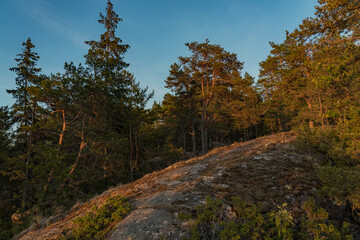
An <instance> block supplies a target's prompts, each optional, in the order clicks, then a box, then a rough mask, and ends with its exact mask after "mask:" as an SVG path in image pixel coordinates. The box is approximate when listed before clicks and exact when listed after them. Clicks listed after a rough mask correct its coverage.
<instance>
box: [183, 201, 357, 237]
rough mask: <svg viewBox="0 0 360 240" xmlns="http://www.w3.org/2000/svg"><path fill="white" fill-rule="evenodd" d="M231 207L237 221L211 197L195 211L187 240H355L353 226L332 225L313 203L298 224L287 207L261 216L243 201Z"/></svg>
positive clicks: (325, 214)
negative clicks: (350, 231)
mask: <svg viewBox="0 0 360 240" xmlns="http://www.w3.org/2000/svg"><path fill="white" fill-rule="evenodd" d="M231 205H232V209H233V212H234V213H235V217H233V218H230V219H229V218H227V217H225V214H224V211H223V210H224V205H223V203H222V202H221V201H220V200H213V199H211V198H209V197H207V198H206V200H205V204H203V205H200V206H197V207H196V208H195V209H196V214H195V216H194V219H193V221H190V222H191V224H192V228H191V232H190V234H189V236H188V237H185V238H184V239H188V240H202V239H221V240H227V239H231V240H240V239H251V240H256V239H266V240H271V239H275V240H285V239H286V240H291V239H304V240H305V239H339V240H341V239H346V240H350V239H352V236H351V235H350V234H349V228H350V224H348V223H346V222H344V223H342V224H339V223H335V222H332V221H330V220H329V219H328V213H327V212H326V211H325V210H324V209H323V208H320V207H316V206H315V201H314V200H313V199H310V200H308V201H307V202H305V204H304V205H303V207H302V209H303V214H302V216H301V217H300V219H297V221H296V220H295V219H293V216H292V214H291V212H290V211H288V209H287V204H286V203H284V204H283V205H282V206H278V210H277V211H271V212H268V213H261V211H260V207H259V206H256V205H254V204H252V205H249V204H246V203H245V202H244V201H242V200H241V199H240V198H233V199H232V202H231ZM184 220H186V221H189V218H188V217H187V218H184ZM340 225H342V226H340ZM339 226H340V227H339Z"/></svg>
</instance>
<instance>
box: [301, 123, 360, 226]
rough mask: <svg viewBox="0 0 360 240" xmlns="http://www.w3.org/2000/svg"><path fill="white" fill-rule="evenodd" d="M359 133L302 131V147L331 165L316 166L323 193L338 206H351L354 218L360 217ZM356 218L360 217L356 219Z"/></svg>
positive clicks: (343, 129)
mask: <svg viewBox="0 0 360 240" xmlns="http://www.w3.org/2000/svg"><path fill="white" fill-rule="evenodd" d="M359 138H360V132H359V129H358V128H350V127H346V126H345V125H344V124H343V125H339V126H328V127H326V128H324V129H322V128H317V129H313V130H310V129H307V128H304V129H301V130H300V134H299V141H298V142H299V144H298V145H299V147H300V148H302V149H305V150H308V151H310V152H318V153H321V154H322V155H324V156H326V158H327V159H328V160H329V164H328V165H326V166H319V167H317V176H318V177H319V179H320V180H321V183H322V191H321V192H322V193H323V194H324V195H326V196H328V197H330V198H331V199H333V200H335V201H336V203H337V204H342V205H346V204H349V205H350V207H351V208H352V211H353V215H354V217H355V219H357V220H358V221H359V218H360V216H359V215H358V213H359V212H360V141H359V140H357V139H359ZM356 215H357V216H356Z"/></svg>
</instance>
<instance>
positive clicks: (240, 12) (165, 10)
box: [0, 0, 316, 106]
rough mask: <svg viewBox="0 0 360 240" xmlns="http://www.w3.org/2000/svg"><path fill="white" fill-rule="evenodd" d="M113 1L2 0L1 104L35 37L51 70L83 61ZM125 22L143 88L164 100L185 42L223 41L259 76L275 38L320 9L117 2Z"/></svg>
mask: <svg viewBox="0 0 360 240" xmlns="http://www.w3.org/2000/svg"><path fill="white" fill-rule="evenodd" d="M106 1H107V0H1V1H0V106H3V105H11V104H12V103H13V100H12V98H11V96H10V95H9V94H7V93H6V89H11V88H14V87H15V77H16V76H15V74H14V73H13V72H11V71H9V68H10V67H14V66H15V65H16V63H15V61H14V58H15V57H16V54H18V53H20V52H21V44H22V42H24V41H26V39H27V38H28V37H30V38H31V39H32V42H33V43H34V44H35V46H36V48H35V49H34V51H35V52H37V53H38V54H39V56H40V60H39V62H38V66H39V67H41V68H42V70H43V72H44V73H46V74H49V73H57V72H63V66H64V63H65V62H70V61H73V62H74V63H75V64H79V63H83V62H84V61H83V56H84V55H85V54H86V52H87V46H86V45H85V44H84V41H86V40H98V39H99V36H100V34H101V33H103V32H104V30H103V29H102V25H100V24H99V23H97V20H98V17H99V12H100V11H101V12H104V9H105V6H106ZM112 2H113V4H114V9H115V11H116V12H117V13H118V14H119V16H120V17H121V18H122V19H123V20H124V21H123V22H121V23H120V24H119V25H118V30H117V35H118V36H119V37H120V38H121V39H122V40H123V41H124V43H127V44H129V45H130V47H131V48H130V49H129V50H128V52H127V53H126V55H125V60H126V61H127V62H128V63H130V67H129V68H128V70H129V71H131V72H132V73H134V75H135V77H136V79H137V80H138V81H140V82H141V85H142V86H143V87H145V86H148V87H149V89H150V90H155V98H154V99H155V100H157V101H160V100H162V97H163V95H164V93H166V92H167V91H168V90H167V89H165V88H164V80H165V79H166V77H167V75H168V71H169V67H170V65H171V64H172V63H174V62H176V61H177V57H178V56H180V55H181V56H186V55H188V51H187V48H186V46H185V45H184V44H185V43H186V42H191V41H198V42H203V41H204V40H205V39H206V38H209V39H210V42H211V43H216V44H220V45H221V46H222V47H224V48H225V50H227V51H230V52H233V53H236V54H237V55H238V59H239V60H240V61H242V62H244V70H243V72H245V71H247V72H249V73H250V74H251V75H252V76H254V77H255V78H257V76H258V71H259V65H258V64H259V62H260V61H262V60H264V59H265V58H266V56H267V55H268V54H269V51H270V47H269V44H268V42H269V41H273V42H281V41H282V40H283V39H284V37H285V31H286V30H289V31H292V30H293V29H294V28H296V27H297V26H298V25H299V24H300V23H301V21H302V20H303V19H305V18H306V17H311V16H312V15H313V13H314V6H315V5H316V1H315V0H112Z"/></svg>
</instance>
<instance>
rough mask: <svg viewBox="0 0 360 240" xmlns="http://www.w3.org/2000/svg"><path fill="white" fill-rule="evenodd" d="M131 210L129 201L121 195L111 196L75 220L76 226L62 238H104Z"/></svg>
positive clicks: (74, 239)
mask: <svg viewBox="0 0 360 240" xmlns="http://www.w3.org/2000/svg"><path fill="white" fill-rule="evenodd" d="M129 212H130V204H129V202H128V201H127V200H126V199H125V198H124V197H121V196H115V197H111V198H109V199H108V200H107V201H106V203H105V204H104V205H102V206H100V207H93V208H92V209H91V211H90V212H88V213H86V214H85V216H83V217H78V218H76V219H75V220H74V223H75V228H74V229H71V230H67V234H66V235H65V236H63V237H62V240H86V239H104V238H105V236H106V234H107V233H108V232H109V231H110V230H111V229H112V228H113V227H114V226H115V225H116V223H118V222H119V221H121V220H122V219H123V218H124V216H126V215H127V214H128V213H129Z"/></svg>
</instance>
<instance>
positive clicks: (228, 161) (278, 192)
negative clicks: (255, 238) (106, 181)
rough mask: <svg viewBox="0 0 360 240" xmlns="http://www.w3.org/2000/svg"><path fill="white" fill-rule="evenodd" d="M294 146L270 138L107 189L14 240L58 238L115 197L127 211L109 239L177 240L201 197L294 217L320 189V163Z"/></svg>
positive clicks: (290, 139)
mask: <svg viewBox="0 0 360 240" xmlns="http://www.w3.org/2000/svg"><path fill="white" fill-rule="evenodd" d="M295 141H296V137H295V135H293V134H291V133H282V134H275V135H271V136H267V137H262V138H258V139H256V140H252V141H249V142H245V143H235V144H233V145H231V146H228V147H223V148H218V149H215V150H213V151H211V152H209V153H208V154H206V155H204V156H201V157H197V158H192V159H190V160H188V161H184V162H178V163H176V164H174V165H172V166H170V167H168V168H166V169H164V170H161V171H157V172H154V173H151V174H148V175H146V176H144V177H143V178H141V179H139V180H137V181H135V182H133V183H130V184H127V185H122V186H118V187H116V188H113V189H110V190H108V191H106V192H104V193H103V194H101V195H99V196H97V197H95V198H93V199H91V200H89V201H88V202H86V203H83V204H78V205H76V206H74V207H73V208H72V209H71V210H70V211H69V212H67V213H66V214H62V215H57V216H53V217H51V218H49V219H44V220H43V221H41V222H40V223H38V224H34V225H33V226H32V227H30V228H29V229H28V230H26V231H24V232H23V233H21V234H20V235H18V236H17V239H23V240H25V239H57V238H58V237H59V236H60V235H61V234H62V232H63V231H64V229H68V228H71V227H72V226H73V222H72V220H73V219H75V218H76V217H78V216H83V215H84V214H85V213H86V212H88V211H90V209H91V208H92V207H93V206H94V205H96V206H99V205H102V204H104V203H105V201H106V199H108V198H109V197H111V196H115V195H122V196H126V197H127V198H128V199H129V200H130V203H131V212H130V214H129V215H128V216H127V217H126V218H125V219H124V220H123V221H121V222H120V223H118V224H117V225H116V227H115V228H114V229H113V231H112V232H110V234H109V235H108V239H111V240H113V239H158V238H160V237H165V239H179V238H181V237H182V236H183V235H184V234H186V232H187V231H188V230H189V226H188V225H187V224H186V223H185V222H182V221H180V220H179V219H178V217H177V215H178V213H179V212H186V211H190V210H191V209H193V207H194V206H195V205H199V204H201V203H203V201H204V199H205V197H206V196H211V197H214V198H222V199H225V200H226V199H230V198H231V197H233V196H240V197H242V198H243V199H244V200H245V201H247V202H255V201H256V202H261V203H262V205H263V208H264V211H267V210H271V209H275V208H276V206H277V205H279V204H282V203H284V202H287V203H288V204H289V206H290V208H291V210H292V211H293V213H294V214H296V213H298V212H299V211H300V206H301V204H302V202H303V201H304V200H306V199H307V198H308V197H309V195H312V194H313V193H314V191H315V190H316V189H317V188H318V187H319V184H318V183H317V180H316V178H315V177H314V176H315V174H314V169H313V165H314V163H315V164H316V163H319V160H317V159H315V158H313V157H311V156H308V155H306V154H304V153H301V152H299V151H297V150H296V149H295V146H294V143H295ZM229 211H231V209H229Z"/></svg>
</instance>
